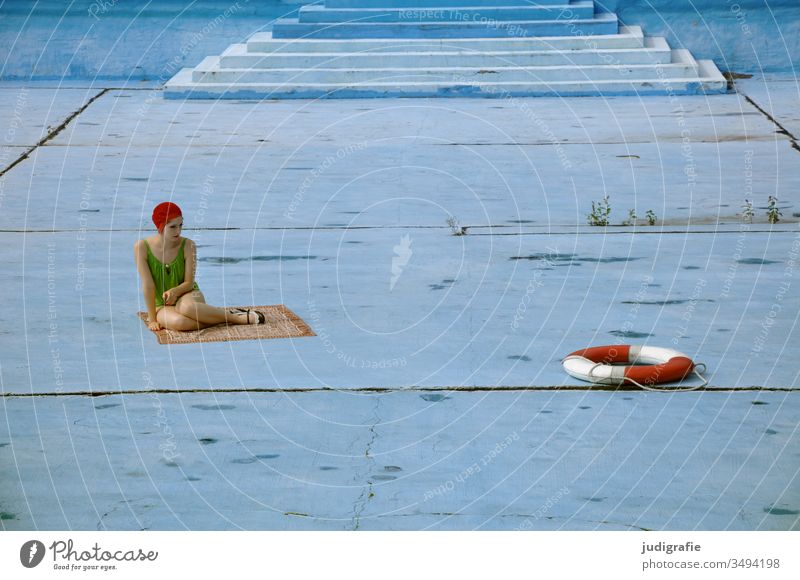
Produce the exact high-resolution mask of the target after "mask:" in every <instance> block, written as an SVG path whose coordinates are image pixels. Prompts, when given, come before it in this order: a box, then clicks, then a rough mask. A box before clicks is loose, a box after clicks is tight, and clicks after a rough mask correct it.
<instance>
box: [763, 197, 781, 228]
mask: <svg viewBox="0 0 800 580" xmlns="http://www.w3.org/2000/svg"><path fill="white" fill-rule="evenodd" d="M782 215H783V214H782V213H781V212H780V210H779V209H778V198H777V197H775V196H774V195H770V196H769V200H768V201H767V220H768V221H769V223H771V224H776V223H778V222H779V221H781V216H782Z"/></svg>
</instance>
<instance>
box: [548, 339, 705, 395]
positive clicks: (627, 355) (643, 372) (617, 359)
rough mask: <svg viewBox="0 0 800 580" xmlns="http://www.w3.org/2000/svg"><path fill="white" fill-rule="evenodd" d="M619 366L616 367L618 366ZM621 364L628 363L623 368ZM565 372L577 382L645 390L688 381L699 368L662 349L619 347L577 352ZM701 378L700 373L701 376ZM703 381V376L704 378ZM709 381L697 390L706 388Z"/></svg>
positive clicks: (669, 350) (566, 359) (567, 359)
mask: <svg viewBox="0 0 800 580" xmlns="http://www.w3.org/2000/svg"><path fill="white" fill-rule="evenodd" d="M615 363H616V364H615ZM620 363H628V364H627V365H626V366H621V365H620ZM562 364H563V365H564V370H565V371H567V373H569V374H570V375H572V376H573V377H575V378H576V379H580V380H582V381H588V382H590V383H600V384H604V385H623V384H625V383H626V382H628V383H632V384H634V385H637V386H639V387H642V388H644V389H647V388H648V387H647V385H656V384H660V383H672V382H675V381H681V380H683V379H685V378H686V377H687V376H688V375H689V374H690V373H692V372H693V371H694V372H697V371H696V368H697V367H700V366H702V367H703V368H704V369H705V365H703V364H702V363H699V364H697V365H696V364H695V363H694V361H693V360H692V359H690V358H689V357H688V356H686V355H685V354H683V353H681V352H678V351H677V350H672V349H671V348H661V347H658V346H637V345H628V344H616V345H611V346H594V347H591V348H585V349H583V350H576V351H575V352H573V353H571V354H568V355H567V356H566V357H565V358H564V360H563V361H562ZM697 374H698V376H700V373H697ZM700 378H701V379H702V376H701V377H700ZM705 384H706V381H705V379H703V384H702V385H699V386H697V387H692V388H693V389H697V388H699V387H702V386H705Z"/></svg>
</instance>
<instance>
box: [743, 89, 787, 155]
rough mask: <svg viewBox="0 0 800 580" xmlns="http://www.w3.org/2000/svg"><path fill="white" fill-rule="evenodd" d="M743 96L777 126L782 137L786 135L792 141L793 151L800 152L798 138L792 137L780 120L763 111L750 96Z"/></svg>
mask: <svg viewBox="0 0 800 580" xmlns="http://www.w3.org/2000/svg"><path fill="white" fill-rule="evenodd" d="M742 95H743V96H744V98H745V100H746V101H747V102H748V103H750V104H751V105H753V106H754V107H755V108H756V109H758V110H759V111H760V112H761V114H762V115H764V116H765V117H766V118H767V119H769V120H770V121H772V123H773V124H774V125H775V126H776V127H777V128H778V133H780V134H781V135H785V136H786V137H788V138H789V141H791V145H792V149H794V150H796V151H800V144H798V143H797V137H795V136H794V135H792V134H791V133H790V132H789V131H788V130H787V129H786V127H784V126H783V125H781V124H780V123H779V122H778V120H777V119H776V118H775V117H773V116H772V115H770V114H769V113H767V112H766V111H765V110H764V109H762V108H761V107H760V106H758V104H757V103H756V102H755V101H754V100H753V99H751V98H750V97H749V96H747V95H745V94H744V93H742Z"/></svg>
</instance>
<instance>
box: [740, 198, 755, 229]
mask: <svg viewBox="0 0 800 580" xmlns="http://www.w3.org/2000/svg"><path fill="white" fill-rule="evenodd" d="M754 215H756V212H754V211H753V202H752V201H750V200H749V199H745V200H744V203H743V204H742V221H743V222H745V223H748V224H751V223H753V216H754Z"/></svg>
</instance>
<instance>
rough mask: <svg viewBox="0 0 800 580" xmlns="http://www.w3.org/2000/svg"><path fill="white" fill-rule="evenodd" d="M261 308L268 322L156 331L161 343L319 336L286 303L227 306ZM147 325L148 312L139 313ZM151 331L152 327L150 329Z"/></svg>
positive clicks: (259, 309)
mask: <svg viewBox="0 0 800 580" xmlns="http://www.w3.org/2000/svg"><path fill="white" fill-rule="evenodd" d="M226 308H249V309H250V310H258V311H259V312H261V313H263V314H264V316H265V317H266V319H267V320H266V322H265V323H264V324H230V325H229V324H217V325H216V326H209V327H208V328H204V329H202V330H189V331H186V332H181V331H178V330H159V331H158V332H154V333H153V334H155V335H156V336H157V337H158V342H159V344H187V343H190V342H226V341H229V340H260V339H262V338H297V337H301V336H316V334H314V331H313V330H311V328H310V327H309V326H308V325H307V324H306V323H305V322H304V321H303V319H302V318H300V317H299V316H297V314H295V313H294V312H292V311H291V310H289V309H288V308H286V306H284V305H283V304H275V305H272V306H226ZM138 314H139V318H141V319H142V322H144V323H145V325H147V313H146V312H139V313H138ZM148 330H149V329H148Z"/></svg>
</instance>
